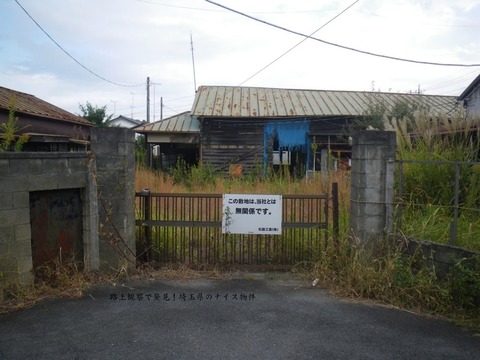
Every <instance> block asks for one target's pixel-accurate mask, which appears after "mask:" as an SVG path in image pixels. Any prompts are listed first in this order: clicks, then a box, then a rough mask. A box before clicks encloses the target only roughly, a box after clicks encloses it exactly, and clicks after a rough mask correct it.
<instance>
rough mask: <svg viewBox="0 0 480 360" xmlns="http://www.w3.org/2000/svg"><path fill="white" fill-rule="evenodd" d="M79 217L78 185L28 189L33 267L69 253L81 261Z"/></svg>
mask: <svg viewBox="0 0 480 360" xmlns="http://www.w3.org/2000/svg"><path fill="white" fill-rule="evenodd" d="M82 217H83V216H82V201H81V191H80V189H65V190H52V191H34V192H30V224H31V230H32V258H33V267H34V269H36V268H38V267H41V266H43V265H45V264H47V263H48V262H51V261H53V260H55V259H61V260H64V259H67V258H69V257H71V256H73V257H74V259H75V261H76V262H77V264H78V265H82V264H83V229H82V228H83V226H82Z"/></svg>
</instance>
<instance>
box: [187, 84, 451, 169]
mask: <svg viewBox="0 0 480 360" xmlns="http://www.w3.org/2000/svg"><path fill="white" fill-rule="evenodd" d="M396 104H406V105H408V106H410V108H411V109H421V108H422V109H427V110H429V111H433V112H438V113H440V112H450V111H453V110H454V109H455V108H456V106H457V98H456V97H454V96H435V95H423V94H422V95H418V94H399V93H381V92H359V91H327V90H295V89H275V88H256V87H228V86H201V87H200V88H199V89H198V91H197V94H196V97H195V101H194V104H193V106H192V110H191V116H195V117H196V118H197V119H198V121H199V124H200V139H199V142H200V143H199V153H200V156H199V157H200V159H201V160H202V161H203V162H206V163H210V164H213V165H214V166H216V167H218V168H221V169H225V170H226V169H229V168H230V166H231V165H232V164H237V165H239V166H241V167H242V168H243V169H244V171H250V170H252V169H254V168H259V167H260V168H261V169H262V170H263V171H265V170H266V169H267V168H268V167H272V168H276V167H280V166H288V167H289V169H290V173H291V174H296V175H299V176H303V175H304V174H306V173H308V172H309V171H313V170H315V171H318V170H322V169H325V168H327V167H329V166H331V165H332V163H335V164H337V165H338V166H340V165H341V164H342V163H347V162H348V159H349V157H350V144H349V137H350V135H351V134H350V130H351V129H350V125H351V124H352V123H353V122H354V121H355V120H356V119H359V118H362V117H365V116H369V112H370V111H372V109H375V108H377V107H378V106H380V105H381V106H383V107H384V108H385V110H386V111H388V109H391V108H393V107H395V106H396ZM333 159H334V160H335V161H334V162H332V160H333Z"/></svg>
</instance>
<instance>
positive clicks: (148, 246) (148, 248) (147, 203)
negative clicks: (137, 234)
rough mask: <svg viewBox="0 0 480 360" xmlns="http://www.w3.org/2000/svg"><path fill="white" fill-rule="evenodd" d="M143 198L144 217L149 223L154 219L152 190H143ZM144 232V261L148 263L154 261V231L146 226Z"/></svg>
mask: <svg viewBox="0 0 480 360" xmlns="http://www.w3.org/2000/svg"><path fill="white" fill-rule="evenodd" d="M141 194H142V196H143V197H144V201H143V215H144V220H145V221H149V220H151V218H152V216H151V215H152V214H151V211H152V207H151V199H152V198H151V196H150V190H148V189H143V190H142V192H141ZM144 231H145V240H144V244H143V247H144V248H143V251H144V255H143V257H144V259H145V261H146V262H150V261H152V229H151V227H150V225H145V226H144Z"/></svg>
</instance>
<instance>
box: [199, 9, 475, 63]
mask: <svg viewBox="0 0 480 360" xmlns="http://www.w3.org/2000/svg"><path fill="white" fill-rule="evenodd" d="M205 1H206V2H208V3H210V4H213V5H215V6H219V7H221V8H223V9H225V10H228V11H231V12H234V13H236V14H239V15H242V16H245V17H247V18H249V19H251V20H254V21H257V22H261V23H263V24H265V25H268V26H272V27H274V28H277V29H280V30H283V31H286V32H289V33H291V34H295V35H299V36H303V37H305V38H307V39H311V40H315V41H319V42H321V43H324V44H327V45H331V46H335V47H338V48H341V49H345V50H350V51H354V52H358V53H361V54H365V55H370V56H376V57H381V58H384V59H389V60H396V61H404V62H409V63H414V64H422V65H436V66H458V67H473V66H480V64H455V63H438V62H431V61H419V60H412V59H405V58H399V57H395V56H389V55H382V54H377V53H373V52H369V51H364V50H359V49H355V48H352V47H349V46H344V45H340V44H336V43H332V42H330V41H326V40H322V39H319V38H316V37H312V36H308V35H306V34H303V33H300V32H298V31H294V30H290V29H287V28H285V27H282V26H279V25H275V24H272V23H270V22H268V21H265V20H261V19H258V18H256V17H254V16H250V15H248V14H245V13H242V12H240V11H238V10H234V9H232V8H229V7H227V6H225V5H222V4H218V3H216V2H213V1H211V0H205Z"/></svg>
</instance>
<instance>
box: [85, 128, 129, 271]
mask: <svg viewBox="0 0 480 360" xmlns="http://www.w3.org/2000/svg"><path fill="white" fill-rule="evenodd" d="M90 147H91V150H92V153H93V154H94V157H95V165H96V174H95V177H96V181H97V188H98V208H99V220H98V221H99V257H100V268H101V269H103V270H108V269H119V268H124V269H133V267H134V265H135V255H136V252H135V206H134V202H135V188H134V181H135V134H134V132H133V131H131V130H129V129H123V128H93V129H91V132H90Z"/></svg>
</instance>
